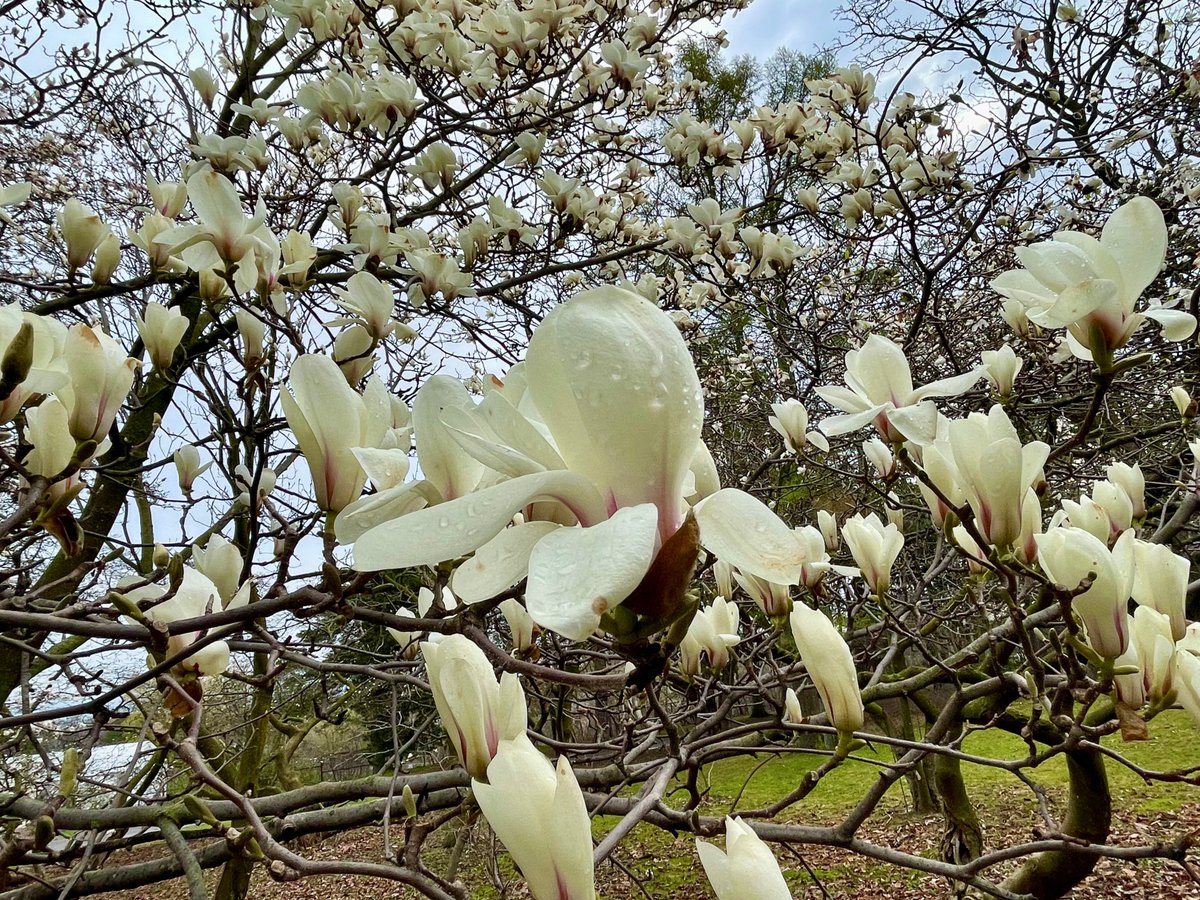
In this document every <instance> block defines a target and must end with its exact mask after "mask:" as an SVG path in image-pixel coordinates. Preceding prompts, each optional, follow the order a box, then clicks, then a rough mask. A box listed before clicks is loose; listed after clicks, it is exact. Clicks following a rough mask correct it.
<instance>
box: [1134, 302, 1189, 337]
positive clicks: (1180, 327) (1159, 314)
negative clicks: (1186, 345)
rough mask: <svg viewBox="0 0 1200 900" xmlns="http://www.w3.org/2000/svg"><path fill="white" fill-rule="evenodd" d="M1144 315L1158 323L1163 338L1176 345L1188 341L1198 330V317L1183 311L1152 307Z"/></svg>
mask: <svg viewBox="0 0 1200 900" xmlns="http://www.w3.org/2000/svg"><path fill="white" fill-rule="evenodd" d="M1142 315H1143V316H1145V317H1146V318H1147V319H1153V320H1154V321H1155V322H1157V323H1158V324H1159V327H1160V328H1162V336H1163V338H1164V339H1165V340H1168V341H1172V342H1174V343H1178V342H1179V341H1186V340H1187V339H1188V338H1190V337H1191V336H1192V332H1194V331H1195V330H1196V317H1195V316H1193V315H1192V314H1191V313H1186V312H1184V311H1183V310H1181V309H1163V308H1162V307H1151V308H1150V309H1148V310H1146V311H1145V312H1144V313H1143V314H1142Z"/></svg>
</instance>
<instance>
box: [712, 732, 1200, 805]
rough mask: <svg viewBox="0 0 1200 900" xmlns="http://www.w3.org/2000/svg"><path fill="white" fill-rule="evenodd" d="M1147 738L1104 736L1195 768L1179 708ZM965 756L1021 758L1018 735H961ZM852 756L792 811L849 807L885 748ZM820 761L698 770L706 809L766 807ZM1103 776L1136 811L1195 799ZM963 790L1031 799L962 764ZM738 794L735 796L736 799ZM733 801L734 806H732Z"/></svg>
mask: <svg viewBox="0 0 1200 900" xmlns="http://www.w3.org/2000/svg"><path fill="white" fill-rule="evenodd" d="M1150 734H1151V739H1150V740H1149V741H1142V742H1133V743H1125V742H1124V741H1122V740H1121V738H1120V736H1119V735H1110V736H1109V737H1107V738H1105V739H1104V744H1105V746H1108V747H1112V748H1113V749H1115V750H1117V751H1119V752H1120V753H1121V754H1122V755H1123V756H1125V757H1126V758H1127V759H1129V760H1130V761H1131V762H1133V763H1134V764H1136V765H1138V766H1141V767H1142V768H1145V769H1149V770H1153V771H1160V772H1169V771H1175V770H1179V769H1185V768H1188V767H1190V766H1196V765H1200V755H1198V754H1197V753H1196V750H1195V747H1196V730H1195V726H1193V725H1192V723H1191V721H1190V719H1189V718H1188V716H1187V715H1186V714H1185V713H1183V712H1180V711H1177V710H1176V711H1168V712H1166V713H1163V714H1161V715H1159V716H1158V717H1156V718H1155V719H1154V720H1153V721H1152V722H1151V723H1150ZM963 750H964V751H965V752H967V753H970V754H973V755H976V756H983V757H988V758H991V759H1000V760H1018V759H1023V758H1024V757H1025V756H1026V755H1027V750H1026V745H1025V743H1024V742H1023V741H1022V740H1021V739H1020V738H1018V737H1016V736H1014V735H1011V734H1008V733H1007V732H1002V731H998V730H996V729H988V730H984V731H977V732H974V733H972V734H970V735H968V737H967V739H966V741H965V742H964V745H963ZM854 756H855V757H856V759H852V760H849V761H847V762H846V763H844V764H843V765H842V766H841V767H839V768H837V769H835V770H834V771H833V772H831V773H829V774H828V775H826V776H825V777H824V778H823V779H821V782H820V783H819V784H818V785H817V787H816V788H815V789H814V790H813V791H812V793H810V794H809V795H808V796H807V797H806V798H805V799H803V800H801V801H800V802H799V803H798V804H797V805H796V807H795V808H794V810H793V814H794V815H799V816H801V817H803V818H805V819H808V820H813V821H817V820H821V819H825V818H830V817H835V816H837V815H838V814H840V813H844V812H845V811H846V810H848V809H849V808H850V807H851V806H852V805H853V804H854V803H855V802H856V801H857V800H858V798H859V797H861V796H862V791H863V788H864V787H865V786H866V785H867V784H869V783H871V782H873V781H874V780H875V778H876V777H877V776H878V774H879V773H880V772H881V771H883V768H882V767H883V766H884V765H886V764H887V763H889V762H891V760H892V753H891V750H890V749H889V748H887V747H884V746H882V745H879V746H876V747H875V748H870V747H864V748H862V749H861V750H859V751H857V752H856V753H855V754H854ZM826 758H827V757H826V756H824V755H818V754H814V753H811V752H804V751H802V750H800V749H799V748H789V747H783V748H780V752H779V753H778V754H777V755H772V756H767V755H765V754H764V755H761V756H759V757H758V758H755V759H751V758H740V759H731V760H724V761H721V762H718V763H714V764H712V765H711V766H708V767H707V768H706V770H705V775H706V777H707V783H708V787H709V796H708V798H707V802H706V804H705V807H706V809H705V811H706V812H711V813H718V812H719V813H729V812H733V811H735V810H736V809H747V808H751V807H758V806H762V805H765V804H767V803H769V802H771V801H772V800H774V799H776V798H778V797H781V796H783V795H784V794H786V793H787V792H788V791H790V790H792V789H793V788H794V787H795V786H796V785H797V784H798V783H799V781H800V778H801V777H803V775H804V774H805V773H806V772H808V771H810V770H812V769H815V768H817V767H818V766H820V765H821V764H822V763H823V762H824V761H825V759H826ZM1107 768H1108V774H1109V780H1110V784H1111V786H1112V791H1113V796H1114V799H1115V800H1116V801H1117V802H1118V803H1122V802H1124V801H1128V802H1131V803H1133V804H1134V806H1135V808H1137V809H1139V810H1144V811H1149V810H1174V809H1178V808H1179V806H1180V805H1181V804H1182V803H1184V802H1186V801H1187V800H1189V799H1190V800H1195V799H1196V796H1197V792H1196V789H1195V788H1194V787H1193V786H1191V785H1187V784H1179V783H1176V784H1170V783H1164V782H1153V783H1151V784H1146V783H1145V782H1144V781H1143V780H1142V779H1141V777H1139V776H1138V775H1137V774H1136V773H1135V772H1133V771H1131V770H1130V769H1128V768H1126V767H1125V766H1121V765H1119V764H1117V763H1116V762H1114V761H1112V760H1109V761H1108V766H1107ZM1026 775H1027V776H1028V777H1030V778H1032V780H1033V781H1035V782H1036V783H1038V784H1040V785H1043V786H1045V787H1047V788H1050V789H1051V793H1052V794H1053V793H1054V789H1056V788H1058V789H1062V788H1064V787H1065V786H1066V783H1067V770H1066V762H1065V760H1064V759H1063V758H1062V757H1061V756H1058V757H1053V758H1051V759H1049V760H1047V761H1046V762H1044V763H1042V764H1041V765H1040V766H1038V767H1037V769H1036V770H1026ZM963 778H964V780H965V781H966V783H967V789H968V791H969V792H970V793H971V794H972V796H973V797H977V799H978V800H979V801H980V802H981V803H986V802H987V801H988V800H990V799H995V798H999V797H1006V798H1012V797H1015V796H1017V795H1018V794H1019V795H1021V796H1024V797H1027V798H1029V800H1030V802H1031V803H1032V802H1033V797H1032V794H1031V793H1030V791H1029V789H1028V787H1026V786H1025V785H1024V784H1023V783H1022V782H1021V781H1020V780H1019V779H1018V778H1017V777H1016V776H1015V775H1013V774H1011V773H1010V772H1008V771H1005V770H1003V769H999V768H995V767H990V766H983V765H978V764H975V763H964V764H963ZM906 792H907V785H906V784H905V782H904V780H903V779H901V780H900V781H898V782H897V783H896V784H895V785H893V786H892V788H891V790H890V792H889V795H888V799H889V800H891V801H893V803H894V805H899V806H902V805H904V804H905V803H906V798H905V794H906ZM739 795H740V797H739ZM735 801H736V807H734V803H735Z"/></svg>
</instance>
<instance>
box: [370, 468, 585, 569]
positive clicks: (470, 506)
mask: <svg viewBox="0 0 1200 900" xmlns="http://www.w3.org/2000/svg"><path fill="white" fill-rule="evenodd" d="M535 500H557V501H559V502H561V503H562V504H563V505H564V506H566V507H567V508H568V509H570V511H571V512H572V513H573V514H574V515H575V517H576V518H578V519H579V520H580V522H582V523H584V524H586V525H590V524H593V523H595V522H599V521H603V519H604V517H605V508H604V502H603V500H602V499H601V497H600V496H599V495H598V494H597V493H596V489H595V488H594V487H593V486H592V484H591V482H589V481H588V480H587V479H586V478H584V477H583V476H581V475H577V474H575V473H574V472H566V471H557V472H539V473H537V474H536V475H523V476H522V477H520V478H513V479H512V480H510V481H505V482H502V483H501V484H497V485H495V486H493V487H490V488H484V489H483V490H479V491H475V492H474V493H471V494H468V495H467V496H465V497H459V498H457V499H455V500H451V501H449V502H446V503H440V504H438V505H437V506H432V507H429V508H427V509H421V510H417V511H416V512H413V513H409V514H408V515H406V516H402V517H401V518H399V519H394V520H392V521H390V522H384V523H383V524H382V525H377V526H376V527H374V528H372V529H370V530H369V531H367V532H366V533H365V534H363V535H362V536H361V537H360V538H359V539H358V540H357V541H356V542H355V544H354V568H355V569H357V570H358V571H360V572H378V571H380V570H381V569H402V568H406V567H408V566H424V565H434V564H436V563H439V562H444V561H445V560H448V559H456V558H458V557H460V556H465V555H466V554H467V553H470V552H471V551H473V550H478V549H479V548H480V547H482V546H483V545H484V544H486V543H487V542H488V541H490V540H491V539H492V538H493V537H495V536H496V535H497V534H499V533H500V530H501V529H502V528H504V527H505V526H506V525H507V524H508V523H509V521H510V520H511V519H512V517H513V515H514V514H515V513H517V512H518V511H520V510H521V509H523V508H524V507H525V506H527V505H528V504H530V503H533V502H534V501H535Z"/></svg>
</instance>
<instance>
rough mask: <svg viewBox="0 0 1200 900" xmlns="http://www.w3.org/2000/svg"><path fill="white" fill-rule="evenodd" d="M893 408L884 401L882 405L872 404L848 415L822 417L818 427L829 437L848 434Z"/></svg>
mask: <svg viewBox="0 0 1200 900" xmlns="http://www.w3.org/2000/svg"><path fill="white" fill-rule="evenodd" d="M893 408H894V407H893V406H892V404H890V403H885V404H883V405H882V406H872V407H871V408H870V409H866V410H863V411H862V412H858V413H852V414H850V415H845V416H830V417H829V418H828V419H822V420H821V424H820V425H819V426H818V427H819V428H820V429H821V431H822V432H824V433H825V434H826V435H828V436H829V437H837V436H838V435H840V434H849V433H850V432H851V431H858V429H860V428H866V427H867V426H868V425H870V424H871V423H872V422H874V421H875V417H876V416H878V415H879V414H880V413H882V412H887V411H889V410H891V409H893Z"/></svg>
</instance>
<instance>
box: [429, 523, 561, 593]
mask: <svg viewBox="0 0 1200 900" xmlns="http://www.w3.org/2000/svg"><path fill="white" fill-rule="evenodd" d="M561 527H562V526H561V525H558V524H556V523H554V522H525V523H523V524H521V525H516V526H514V527H512V528H505V529H504V530H503V531H501V532H500V533H499V534H498V535H496V536H495V537H494V538H492V539H491V540H490V541H488V542H487V543H486V544H484V545H483V546H482V547H480V548H479V549H478V550H476V551H475V555H474V556H472V557H471V558H470V559H468V560H467V561H466V562H464V563H463V564H462V565H461V566H459V567H458V568H457V569H455V571H454V575H453V576H452V577H451V578H450V590H452V591H453V592H454V594H455V596H457V597H458V599H460V600H462V601H463V602H464V603H479V602H481V601H483V600H490V599H492V598H493V597H495V596H496V595H497V594H499V593H501V592H503V591H506V590H508V589H509V588H510V587H512V586H513V585H514V584H516V583H517V582H518V581H520V580H521V579H522V578H524V577H525V574H526V573H527V572H528V571H529V554H530V553H532V552H533V548H534V547H535V546H536V545H537V542H538V541H540V540H541V539H542V538H544V537H545V536H546V535H548V534H549V533H550V532H552V531H557V530H558V529H559V528H561Z"/></svg>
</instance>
